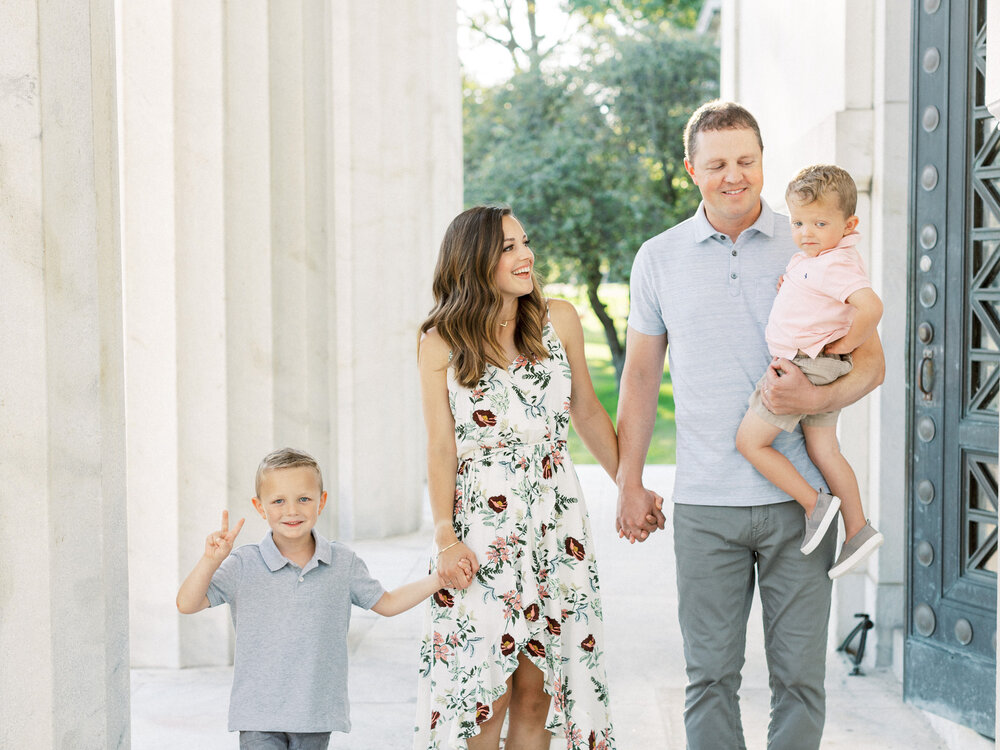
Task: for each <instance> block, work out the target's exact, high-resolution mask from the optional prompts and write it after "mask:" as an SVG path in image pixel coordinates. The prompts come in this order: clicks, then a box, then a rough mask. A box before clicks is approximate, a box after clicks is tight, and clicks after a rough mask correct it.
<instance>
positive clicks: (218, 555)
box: [205, 510, 246, 563]
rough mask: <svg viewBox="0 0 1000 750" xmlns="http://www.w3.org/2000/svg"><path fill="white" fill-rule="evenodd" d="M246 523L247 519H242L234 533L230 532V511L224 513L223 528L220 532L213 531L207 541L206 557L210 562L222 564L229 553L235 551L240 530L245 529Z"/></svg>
mask: <svg viewBox="0 0 1000 750" xmlns="http://www.w3.org/2000/svg"><path fill="white" fill-rule="evenodd" d="M244 521H246V519H245V518H241V519H240V520H239V521H237V523H236V526H235V527H234V528H233V530H232V531H230V530H229V511H228V510H224V511H222V528H221V529H219V530H218V531H213V532H212V533H211V534H209V535H208V538H207V539H205V557H207V558H209V559H210V560H214V561H215V562H217V563H222V561H223V560H225V559H226V558H227V557H229V553H230V552H232V551H233V542H234V541H235V540H236V537H237V536H239V533H240V529H242V528H243V523H244Z"/></svg>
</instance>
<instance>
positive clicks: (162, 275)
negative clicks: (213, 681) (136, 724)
mask: <svg viewBox="0 0 1000 750" xmlns="http://www.w3.org/2000/svg"><path fill="white" fill-rule="evenodd" d="M455 25H456V19H455V10H454V3H453V2H451V1H450V0H434V2H432V3H428V4H426V6H425V7H423V8H422V9H420V12H418V9H416V8H413V7H409V6H405V5H404V6H400V4H398V3H395V2H389V1H388V0H382V1H381V2H365V3H361V2H351V3H341V2H329V1H317V2H309V3H300V2H294V1H292V0H276V1H275V2H271V3H267V2H263V0H253V1H252V2H240V3H223V2H221V0H213V2H209V3H197V4H195V3H182V4H177V3H171V2H169V0H151V2H149V3H123V19H122V36H123V47H124V52H123V64H122V68H123V80H124V84H123V85H124V93H123V98H124V105H123V113H124V114H123V120H124V133H123V141H124V157H123V174H124V201H123V203H124V227H125V238H124V243H123V244H124V254H125V269H126V287H127V296H126V329H127V331H128V339H127V350H126V364H127V372H128V378H129V379H128V404H129V424H128V427H129V430H128V434H129V440H130V442H129V489H130V492H129V497H130V517H131V520H130V540H131V544H130V547H131V555H132V559H133V574H132V576H131V587H132V592H133V599H134V606H133V618H134V621H133V630H132V632H133V650H132V651H133V658H134V663H135V664H136V665H137V666H138V665H147V666H152V665H159V666H184V665H193V664H211V663H220V662H224V661H225V660H226V659H227V650H228V649H227V646H228V642H229V626H228V624H227V622H226V620H227V618H228V613H227V612H226V611H225V609H224V608H223V609H220V610H219V611H217V612H207V613H199V614H198V615H196V616H184V617H182V616H180V615H178V614H176V612H175V611H174V605H173V600H174V595H175V593H176V589H177V586H178V585H179V583H180V580H181V579H182V578H183V577H184V576H185V575H186V574H187V572H188V570H189V569H190V568H191V566H192V565H193V564H194V562H195V560H196V559H197V557H198V556H199V555H200V554H201V552H202V549H203V543H204V542H203V540H204V537H205V535H206V534H207V533H208V531H209V530H211V529H212V528H213V525H214V524H217V523H218V516H219V513H220V511H221V509H222V508H223V507H228V508H229V510H230V514H231V517H232V518H233V519H234V520H235V519H237V518H239V517H241V516H246V517H247V524H246V526H245V527H244V530H243V534H242V535H241V537H240V540H239V541H240V542H242V543H247V542H254V541H257V540H258V539H260V537H261V536H262V535H263V534H264V532H265V531H266V526H265V525H264V523H263V521H261V520H260V519H259V518H258V517H257V516H256V514H255V513H254V512H253V509H252V507H251V505H250V502H249V500H250V497H251V495H252V494H253V476H254V471H255V470H256V467H257V464H258V462H259V461H260V459H261V457H262V456H263V455H264V454H265V453H267V452H268V451H270V450H272V449H273V448H275V447H280V446H284V445H292V446H296V447H299V448H303V449H305V450H307V451H309V452H310V453H313V454H314V455H315V456H316V458H317V459H318V460H319V461H320V464H321V466H322V468H323V472H324V477H325V480H326V487H327V489H328V491H329V494H330V500H329V504H328V508H327V512H326V513H325V514H324V516H323V518H321V523H320V524H319V527H318V528H319V530H320V532H321V533H323V534H324V535H327V536H329V537H331V538H339V539H344V540H350V539H351V538H353V537H355V536H366V537H371V536H382V535H386V534H392V533H401V532H408V531H412V530H413V529H415V528H417V526H418V525H419V522H420V518H421V513H422V507H421V505H422V494H423V484H424V474H425V471H424V456H423V426H422V419H421V415H420V405H419V393H418V389H417V378H416V355H415V344H416V328H417V325H418V324H419V322H420V320H421V319H422V317H423V315H424V314H426V312H427V310H428V308H429V305H430V277H431V272H432V269H433V264H434V259H435V256H436V253H437V245H438V243H439V242H440V237H441V236H442V234H443V232H444V228H445V226H446V224H447V222H448V221H449V220H450V219H451V218H452V217H453V216H454V215H455V214H456V213H457V212H458V211H459V210H460V209H461V121H460V117H461V114H460V113H461V88H460V81H459V75H458V57H457V50H456V42H455V33H456V28H455Z"/></svg>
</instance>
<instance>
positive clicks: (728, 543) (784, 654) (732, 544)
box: [674, 501, 837, 750]
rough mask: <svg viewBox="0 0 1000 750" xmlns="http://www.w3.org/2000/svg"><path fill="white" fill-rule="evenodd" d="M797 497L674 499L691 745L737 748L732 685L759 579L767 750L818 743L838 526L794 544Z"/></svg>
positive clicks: (800, 518) (703, 749)
mask: <svg viewBox="0 0 1000 750" xmlns="http://www.w3.org/2000/svg"><path fill="white" fill-rule="evenodd" d="M804 525H805V514H804V512H803V510H802V507H801V506H800V505H799V504H798V503H795V502H791V501H789V502H787V503H779V504H777V505H759V506H754V507H749V508H739V507H709V506H699V505H681V504H675V505H674V550H675V554H676V556H677V597H678V615H679V619H680V625H681V633H682V635H683V636H684V658H685V661H686V662H687V676H688V686H687V691H686V695H685V702H684V726H685V730H686V732H687V746H688V748H689V750H745V748H746V744H745V743H744V739H743V726H742V723H741V722H740V707H739V695H738V693H739V688H740V681H741V675H740V671H741V670H742V669H743V663H744V654H745V651H746V626H747V619H748V617H749V615H750V604H751V601H752V599H753V591H754V578H755V571H756V577H757V578H758V580H759V586H760V600H761V609H762V611H763V619H764V649H765V652H766V656H767V666H768V672H769V673H770V685H771V722H770V725H769V727H768V733H767V747H768V750H815V749H816V748H819V743H820V737H821V736H822V734H823V722H824V718H825V714H826V692H825V691H824V688H823V678H824V677H825V675H826V637H827V624H828V621H829V619H830V590H831V585H832V582H831V581H830V579H829V578H828V577H827V575H826V572H827V570H829V568H830V566H831V565H832V563H833V554H834V548H835V546H836V537H837V535H836V533H834V532H832V531H828V532H827V534H826V537H825V538H824V539H823V542H822V543H821V544H820V546H819V547H818V548H817V549H816V550H815V551H814V552H813V553H812V554H810V555H803V554H802V553H801V552H800V551H799V545H800V544H801V542H802V532H803V529H804Z"/></svg>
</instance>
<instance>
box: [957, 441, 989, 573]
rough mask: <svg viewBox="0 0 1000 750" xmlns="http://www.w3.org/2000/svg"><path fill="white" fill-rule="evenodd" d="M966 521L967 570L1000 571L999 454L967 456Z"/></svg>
mask: <svg viewBox="0 0 1000 750" xmlns="http://www.w3.org/2000/svg"><path fill="white" fill-rule="evenodd" d="M964 476H965V482H964V484H965V496H966V498H968V506H967V508H966V516H965V523H966V528H967V529H968V534H967V536H966V543H965V545H964V546H965V554H964V555H963V557H964V558H965V559H964V561H963V562H964V565H963V568H964V570H965V571H966V572H970V571H974V572H975V573H979V574H990V575H992V576H994V577H995V576H996V573H997V457H996V455H992V456H991V455H988V454H982V453H972V452H969V453H967V454H966V456H965V470H964Z"/></svg>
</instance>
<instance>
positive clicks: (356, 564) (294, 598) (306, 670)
mask: <svg viewBox="0 0 1000 750" xmlns="http://www.w3.org/2000/svg"><path fill="white" fill-rule="evenodd" d="M313 538H314V539H315V540H316V552H315V554H314V555H313V558H312V560H310V561H309V563H308V564H307V565H306V566H305V568H302V569H300V568H299V567H298V566H297V565H295V564H294V563H293V562H291V561H290V560H288V559H287V558H285V557H284V556H282V554H281V553H280V552H279V551H278V548H277V547H276V546H275V544H274V540H273V538H272V536H271V532H270V531H268V532H267V536H265V537H264V539H263V540H261V542H260V544H247V545H245V546H243V547H240V548H238V549H236V550H234V551H233V553H232V554H231V555H230V556H229V557H227V558H226V559H225V560H224V561H223V563H222V565H220V566H219V569H218V570H217V571H215V575H214V576H212V583H211V585H210V586H209V588H208V600H209V602H210V603H211V604H212V606H213V607H214V606H216V605H218V604H222V603H223V602H228V603H229V608H230V612H231V614H232V617H233V625H234V626H235V628H236V653H235V656H234V661H233V691H232V695H231V697H230V701H229V730H230V731H239V730H253V731H259V732H334V731H335V732H349V731H350V729H351V720H350V714H349V710H348V709H349V705H348V701H347V626H348V624H349V623H350V620H351V605H352V604H356V605H358V606H359V607H364V608H365V609H371V607H373V606H374V605H375V604H376V603H377V602H378V600H379V599H380V598H381V596H382V594H384V593H385V589H383V588H382V585H381V584H380V583H379V582H378V581H376V580H375V579H373V578H372V577H371V576H370V575H369V574H368V568H367V567H366V566H365V564H364V562H363V561H362V560H361V559H360V558H359V557H358V556H357V555H355V554H354V553H353V552H352V551H351V550H350V549H348V548H347V547H346V546H344V545H343V544H340V543H338V542H330V541H327V540H326V539H324V538H323V537H322V536H320V535H319V534H317V533H316V531H315V530H313Z"/></svg>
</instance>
